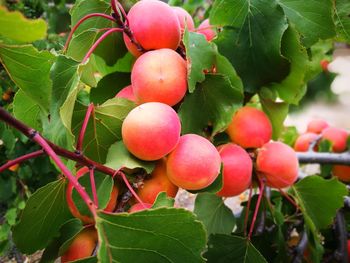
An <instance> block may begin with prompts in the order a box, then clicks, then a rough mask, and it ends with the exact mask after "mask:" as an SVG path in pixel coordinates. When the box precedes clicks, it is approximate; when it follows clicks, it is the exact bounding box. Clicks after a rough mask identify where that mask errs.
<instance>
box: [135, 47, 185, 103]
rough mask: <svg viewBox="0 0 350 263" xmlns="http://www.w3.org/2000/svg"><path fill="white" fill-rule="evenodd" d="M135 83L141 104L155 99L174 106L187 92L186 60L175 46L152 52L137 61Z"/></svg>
mask: <svg viewBox="0 0 350 263" xmlns="http://www.w3.org/2000/svg"><path fill="white" fill-rule="evenodd" d="M131 83H132V88H133V92H134V94H135V97H136V99H137V102H138V103H140V104H141V103H145V102H153V101H155V102H162V103H165V104H168V105H170V106H174V105H175V104H177V103H178V102H180V101H181V100H182V98H183V97H184V96H185V94H186V91H187V68H186V62H185V60H184V59H183V58H182V57H181V56H180V55H179V54H178V53H176V52H175V51H174V50H171V49H166V48H165V49H159V50H154V51H149V52H147V53H145V54H143V55H142V56H141V57H139V58H138V59H137V60H136V62H135V64H134V67H133V69H132V71H131Z"/></svg>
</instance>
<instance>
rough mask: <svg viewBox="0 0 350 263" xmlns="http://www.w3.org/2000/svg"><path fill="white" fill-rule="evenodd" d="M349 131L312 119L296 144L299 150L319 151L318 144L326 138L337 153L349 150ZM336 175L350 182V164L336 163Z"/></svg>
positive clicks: (334, 172)
mask: <svg viewBox="0 0 350 263" xmlns="http://www.w3.org/2000/svg"><path fill="white" fill-rule="evenodd" d="M348 137H349V133H348V132H347V131H346V130H344V129H341V128H337V127H331V126H330V125H329V124H328V123H327V122H326V121H324V120H321V119H316V120H312V121H310V122H309V124H308V125H307V129H306V132H305V133H303V134H301V135H299V137H298V138H297V140H296V141H295V144H294V149H295V150H296V151H298V152H306V151H317V150H318V144H319V143H320V142H322V141H324V140H328V141H329V142H330V143H331V147H332V149H331V150H332V151H333V152H335V153H341V152H345V151H346V150H347V147H348V145H347V143H348ZM332 173H333V175H334V176H336V177H338V178H339V179H340V180H341V181H343V182H347V183H349V182H350V166H347V165H334V166H333V169H332Z"/></svg>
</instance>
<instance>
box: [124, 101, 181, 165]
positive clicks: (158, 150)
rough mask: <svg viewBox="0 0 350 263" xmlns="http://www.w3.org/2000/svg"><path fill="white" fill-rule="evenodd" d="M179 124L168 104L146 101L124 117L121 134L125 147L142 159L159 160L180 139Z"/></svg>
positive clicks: (175, 114)
mask: <svg viewBox="0 0 350 263" xmlns="http://www.w3.org/2000/svg"><path fill="white" fill-rule="evenodd" d="M180 132H181V123H180V119H179V117H178V116H177V113H176V112H175V111H174V110H173V109H172V108H171V107H170V106H168V105H166V104H163V103H159V102H148V103H145V104H142V105H140V106H137V107H136V108H134V109H133V110H132V111H130V112H129V114H128V115H127V116H126V118H125V120H124V122H123V125H122V137H123V142H124V144H125V146H126V148H127V149H128V150H129V151H130V152H131V153H132V154H133V155H135V156H136V157H137V158H139V159H141V160H145V161H154V160H158V159H160V158H162V157H164V156H165V155H167V154H168V153H170V152H171V151H172V150H173V149H174V148H175V146H176V145H177V143H178V141H179V139H180Z"/></svg>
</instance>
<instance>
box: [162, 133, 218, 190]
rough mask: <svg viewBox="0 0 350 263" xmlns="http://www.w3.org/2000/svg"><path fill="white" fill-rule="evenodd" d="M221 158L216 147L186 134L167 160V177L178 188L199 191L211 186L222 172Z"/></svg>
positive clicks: (201, 138)
mask: <svg viewBox="0 0 350 263" xmlns="http://www.w3.org/2000/svg"><path fill="white" fill-rule="evenodd" d="M220 164H221V158H220V154H219V152H218V151H217V150H216V148H215V146H214V145H213V144H212V143H211V142H210V141H208V140H207V139H205V138H204V137H201V136H199V135H196V134H186V135H184V136H181V137H180V141H179V143H178V145H177V146H176V148H175V149H174V151H172V152H171V153H170V154H169V156H168V159H167V175H168V177H169V179H170V181H172V182H173V184H175V185H177V186H178V187H181V188H184V189H187V190H199V189H203V188H205V187H207V186H209V185H210V184H211V183H213V182H214V180H215V179H216V178H217V176H218V175H219V172H220Z"/></svg>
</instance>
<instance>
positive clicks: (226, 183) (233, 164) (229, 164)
mask: <svg viewBox="0 0 350 263" xmlns="http://www.w3.org/2000/svg"><path fill="white" fill-rule="evenodd" d="M218 150H219V153H220V156H221V160H222V162H223V187H222V189H221V190H220V191H219V192H218V193H217V195H219V196H222V197H229V196H236V195H239V194H241V193H242V192H244V191H245V190H246V189H247V188H248V187H249V186H250V184H251V182H252V170H253V163H252V160H251V158H250V156H249V154H248V153H247V152H246V151H245V150H244V149H243V148H241V147H240V146H238V145H235V144H233V143H228V144H224V145H221V146H220V147H218Z"/></svg>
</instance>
